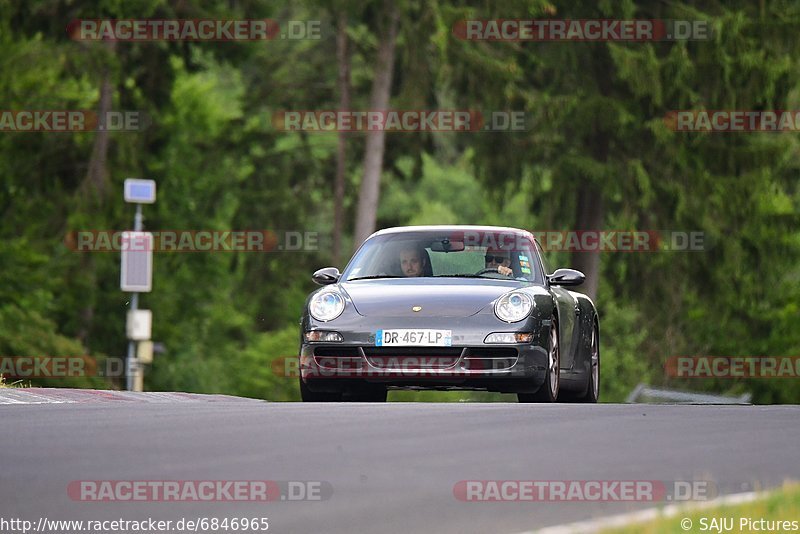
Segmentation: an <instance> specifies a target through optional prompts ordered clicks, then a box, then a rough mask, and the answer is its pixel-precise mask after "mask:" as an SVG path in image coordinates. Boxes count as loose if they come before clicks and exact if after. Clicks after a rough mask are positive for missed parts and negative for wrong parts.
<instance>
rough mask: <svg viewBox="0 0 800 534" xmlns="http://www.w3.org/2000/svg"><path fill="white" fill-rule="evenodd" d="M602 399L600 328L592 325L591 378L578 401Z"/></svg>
mask: <svg viewBox="0 0 800 534" xmlns="http://www.w3.org/2000/svg"><path fill="white" fill-rule="evenodd" d="M599 399H600V329H599V328H597V323H594V324H593V325H592V343H591V345H589V380H588V384H587V387H586V393H584V394H583V395H581V396H580V397H578V398H577V399H576V400H577V401H578V402H585V403H588V404H595V403H597V401H598V400H599Z"/></svg>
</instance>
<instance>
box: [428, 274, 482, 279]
mask: <svg viewBox="0 0 800 534" xmlns="http://www.w3.org/2000/svg"><path fill="white" fill-rule="evenodd" d="M433 278H486V277H485V276H483V275H482V274H437V275H434V276H433Z"/></svg>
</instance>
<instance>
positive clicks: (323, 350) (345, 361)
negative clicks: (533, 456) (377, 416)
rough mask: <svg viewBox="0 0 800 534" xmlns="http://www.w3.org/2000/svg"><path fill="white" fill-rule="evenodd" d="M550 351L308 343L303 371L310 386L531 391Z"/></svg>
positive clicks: (317, 388) (539, 379) (539, 380)
mask: <svg viewBox="0 0 800 534" xmlns="http://www.w3.org/2000/svg"><path fill="white" fill-rule="evenodd" d="M546 371H547V350H546V349H545V348H544V347H541V346H539V345H537V344H517V345H494V344H492V345H488V344H482V345H473V346H458V347H376V346H374V345H362V344H339V343H337V344H328V343H305V344H303V345H302V347H301V351H300V375H301V377H302V380H303V381H304V382H305V383H306V385H307V386H308V388H309V389H311V390H312V391H319V392H323V391H327V392H341V391H351V390H353V389H359V388H361V387H370V386H372V387H374V386H376V385H380V386H382V387H389V388H398V389H474V390H486V391H498V392H504V393H532V392H535V391H536V390H538V389H539V386H541V384H542V383H543V382H544V378H545V375H546Z"/></svg>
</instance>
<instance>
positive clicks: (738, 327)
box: [0, 0, 800, 403]
mask: <svg viewBox="0 0 800 534" xmlns="http://www.w3.org/2000/svg"><path fill="white" fill-rule="evenodd" d="M79 18H114V19H120V18H183V19H198V18H218V19H237V18H272V19H275V20H277V21H279V22H282V23H284V22H285V21H289V20H314V21H320V23H321V25H320V27H321V29H322V31H321V38H320V39H318V40H314V39H305V40H280V39H276V40H273V41H267V42H199V43H191V42H163V41H160V42H145V43H142V42H139V43H129V42H88V41H75V40H71V39H70V36H69V35H68V34H67V32H66V27H67V25H68V24H69V22H70V21H71V20H73V19H79ZM467 18H566V19H577V18H581V19H587V18H606V19H612V18H613V19H633V18H641V19H683V20H686V19H691V20H695V19H701V20H707V21H709V22H710V26H711V28H712V31H713V36H712V38H711V39H709V40H704V41H680V42H630V43H624V42H616V43H614V42H550V43H530V42H528V43H525V42H506V43H503V42H491V41H467V40H461V39H458V38H456V37H455V36H454V35H453V33H452V28H453V25H454V24H455V23H456V22H457V21H459V20H462V19H467ZM798 25H800V4H798V3H796V2H793V1H771V0H762V1H761V2H750V1H738V2H737V1H734V2H717V1H702V2H697V3H688V2H668V3H666V2H633V1H624V0H623V1H621V2H620V1H610V0H609V1H600V2H589V1H578V2H573V1H569V2H567V1H563V2H561V1H554V2H550V1H546V0H512V1H508V2H459V1H455V2H445V1H442V0H399V1H397V2H391V1H388V2H384V1H382V0H375V1H371V0H368V1H363V2H355V1H333V0H332V1H327V2H326V1H313V0H303V1H292V2H289V1H256V0H228V1H222V0H217V1H213V0H209V1H199V0H196V1H195V0H173V1H166V0H126V1H123V0H98V1H96V2H90V1H80V0H72V1H71V0H27V1H25V0H14V1H12V0H0V72H2V76H1V77H0V101H2V102H3V104H2V108H3V109H6V110H21V109H42V110H44V109H93V110H99V111H102V110H108V109H114V110H139V111H142V112H144V113H146V114H147V115H148V116H149V117H150V121H151V123H150V124H149V125H148V127H147V128H145V129H143V130H142V131H138V132H110V133H109V132H104V133H100V132H77V133H47V132H38V133H12V132H0V216H1V217H2V223H0V355H3V356H34V355H89V356H91V357H93V358H97V359H99V360H101V361H102V360H103V359H105V358H119V357H122V356H123V355H124V354H125V350H126V340H125V336H124V332H125V313H126V310H127V304H128V301H129V295H127V294H125V293H122V292H121V291H120V289H119V254H117V253H80V252H75V251H73V250H71V249H70V248H69V247H68V246H67V243H66V241H65V240H66V236H68V235H69V234H70V232H74V231H80V230H109V229H128V228H130V227H131V222H132V218H133V207H132V206H131V205H129V204H125V203H124V202H123V198H122V183H123V180H124V179H125V178H128V177H139V178H148V179H153V180H156V181H157V183H158V188H159V190H158V201H157V202H156V204H155V205H153V206H146V207H145V209H144V213H145V225H146V228H147V229H148V230H154V231H155V230H160V229H198V230H199V229H214V230H240V229H274V230H279V229H281V230H292V231H310V232H318V233H319V234H320V235H323V236H326V237H327V238H326V239H323V240H322V241H321V242H322V243H323V244H324V246H320V247H319V249H318V250H306V251H301V252H289V251H283V252H278V251H275V252H270V253H254V252H216V253H199V252H198V253H157V254H156V257H155V263H154V265H155V267H154V268H155V273H154V289H153V291H152V293H148V294H145V295H143V296H142V298H141V300H140V307H144V308H148V309H151V310H152V311H153V315H154V326H153V329H154V331H153V339H154V341H156V342H159V343H161V344H162V345H163V348H164V352H162V353H160V354H158V355H157V356H156V359H155V361H154V363H153V365H152V366H151V367H149V368H148V370H147V374H146V380H145V388H146V389H148V390H180V391H194V392H224V393H229V394H235V395H245V396H251V397H258V398H266V399H273V400H295V399H299V392H298V390H297V383H296V379H294V378H286V377H283V376H280V373H276V372H275V371H274V369H273V365H272V364H273V362H275V361H280V358H285V357H291V356H293V355H295V354H296V352H297V346H298V339H299V331H298V320H299V316H300V313H301V309H302V306H303V301H304V299H305V296H306V295H307V293H308V292H309V291H311V290H312V289H313V288H314V287H315V286H314V285H313V283H312V282H311V278H310V275H311V273H312V272H313V271H314V270H316V269H318V268H320V267H324V266H328V265H336V266H338V267H339V268H342V267H343V266H344V263H345V262H346V260H347V258H348V257H349V255H350V254H351V252H352V250H353V248H354V246H356V245H357V244H358V243H357V242H356V241H358V238H356V237H355V236H360V235H361V233H363V231H364V228H368V227H370V226H371V225H370V220H369V210H368V209H365V208H364V204H363V198H364V194H365V192H364V191H363V187H362V183H363V181H364V180H366V179H369V177H370V176H371V174H370V173H372V175H375V172H377V175H376V176H377V178H379V183H380V189H379V191H378V192H377V194H378V195H379V196H378V199H379V201H378V203H377V212H376V213H375V220H376V222H375V224H374V226H375V227H377V228H381V227H386V226H393V225H404V224H450V223H453V224H496V225H503V226H516V227H522V228H527V229H530V230H537V229H540V230H566V229H573V228H598V229H603V228H605V229H616V230H618V229H630V230H636V229H641V230H661V231H686V232H688V231H701V232H704V235H705V244H706V248H705V250H703V251H693V252H687V251H683V252H681V251H668V250H664V251H659V252H651V253H614V252H603V253H599V254H588V253H582V254H569V253H566V252H554V253H551V257H550V258H549V259H550V262H551V263H552V264H553V265H555V266H565V267H569V266H573V267H577V268H581V269H583V270H585V271H586V272H587V273H588V274H590V275H591V276H590V284H588V285H589V287H588V290H589V291H590V293H593V294H595V295H596V302H597V306H598V308H599V312H600V317H601V337H602V358H603V360H602V361H603V365H602V395H603V400H605V401H620V400H624V398H625V396H626V395H627V394H628V393H629V392H630V390H631V389H632V388H633V387H634V386H635V385H636V384H637V383H640V382H646V383H650V384H658V385H667V386H669V387H673V388H678V389H691V390H702V391H717V392H725V393H741V392H745V391H749V392H752V393H753V395H754V397H753V398H754V401H756V402H761V403H770V402H800V388H798V387H797V381H796V379H780V380H763V379H762V380H693V381H686V380H684V381H678V380H675V379H670V378H668V377H666V376H665V373H664V369H663V366H664V363H665V361H666V359H667V358H668V357H670V356H675V355H724V356H737V355H772V356H794V355H798V354H800V308H799V307H798V303H800V261H798V260H800V232H799V231H798V230H800V227H799V225H798V222H799V220H798V214H799V213H800V212H799V206H800V188H798V183H800V182H799V181H798V176H799V174H798V173H799V172H800V157H799V156H800V143H799V142H798V134H797V133H772V134H770V133H685V132H675V131H673V130H671V129H670V128H668V125H667V124H666V123H665V121H664V117H665V115H666V114H667V113H668V112H669V111H671V110H678V109H709V110H713V109H742V110H770V109H787V110H798V109H800V70H798V58H800V38H798V36H797V30H796V28H797V27H798ZM343 45H345V46H344V47H343ZM387 58H389V59H391V61H388V62H387ZM379 80H383V81H384V82H388V85H387V90H388V93H387V95H386V96H387V97H388V103H389V105H390V107H392V108H396V109H431V110H435V109H473V110H483V111H488V110H515V111H524V112H525V113H526V115H527V117H528V118H529V119H530V120H529V124H530V128H529V129H527V130H525V131H521V132H494V133H487V132H483V133H455V132H451V133H431V132H417V133H387V134H386V135H385V139H384V140H383V143H385V150H384V151H383V155H382V157H381V158H379V159H378V160H377V161H378V163H379V164H380V165H379V166H377V167H375V161H376V160H375V159H374V156H375V150H376V147H378V145H379V144H380V140H376V139H372V140H371V139H370V137H369V136H368V135H367V134H364V133H351V134H348V135H346V136H339V135H337V134H336V133H306V132H287V131H282V130H281V129H279V128H275V125H274V124H273V123H272V120H271V118H272V116H273V114H275V113H277V112H279V111H282V110H325V109H336V108H341V107H343V106H342V102H343V99H342V97H343V90H344V92H345V97H346V99H347V100H349V102H350V105H349V107H350V108H352V109H370V108H371V107H375V106H374V103H375V102H376V100H375V99H376V98H379V97H380V87H379V86H380V84H378V83H376V82H377V81H379ZM347 100H344V102H347ZM377 101H378V102H380V100H377ZM344 107H348V106H344ZM370 155H372V156H370ZM371 157H372V158H373V159H371ZM337 162H339V165H337ZM337 168H338V169H340V172H339V173H338V176H339V183H340V184H341V186H340V187H339V188H338V193H337ZM360 199H361V202H360ZM360 204H361V205H360ZM367 208H368V206H367ZM335 245H336V246H335ZM277 367H280V364H277ZM33 385H50V386H85V387H120V382H119V381H118V380H107V379H104V378H70V379H52V380H49V381H48V380H34V381H33ZM500 398H501V396H499V395H489V394H479V393H452V394H451V393H448V394H436V393H405V392H403V393H400V394H395V393H392V394H391V395H390V400H391V399H395V400H397V399H415V400H459V399H472V400H497V399H500Z"/></svg>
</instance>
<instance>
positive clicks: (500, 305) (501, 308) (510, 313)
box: [494, 291, 533, 323]
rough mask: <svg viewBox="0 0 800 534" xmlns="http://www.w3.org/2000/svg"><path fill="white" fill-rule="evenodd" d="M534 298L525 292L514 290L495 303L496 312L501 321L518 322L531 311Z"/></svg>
mask: <svg viewBox="0 0 800 534" xmlns="http://www.w3.org/2000/svg"><path fill="white" fill-rule="evenodd" d="M531 308H533V300H532V299H531V298H530V297H529V296H528V295H526V294H525V293H520V292H517V291H512V292H511V293H506V294H505V295H503V296H502V297H500V298H499V299H497V302H495V304H494V314H495V315H496V316H497V318H498V319H500V320H501V321H505V322H507V323H516V322H518V321H521V320H523V319H524V318H526V317H527V316H528V314H529V313H531Z"/></svg>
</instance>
